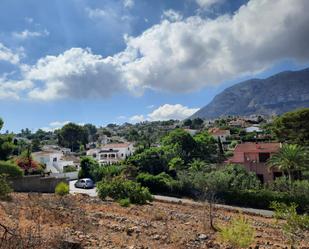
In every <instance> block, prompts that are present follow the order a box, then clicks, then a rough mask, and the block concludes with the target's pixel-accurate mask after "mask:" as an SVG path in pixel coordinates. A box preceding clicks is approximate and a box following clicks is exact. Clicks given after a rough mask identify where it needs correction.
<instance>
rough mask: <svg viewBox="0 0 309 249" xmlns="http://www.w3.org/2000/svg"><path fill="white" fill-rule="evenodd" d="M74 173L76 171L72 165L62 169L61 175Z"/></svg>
mask: <svg viewBox="0 0 309 249" xmlns="http://www.w3.org/2000/svg"><path fill="white" fill-rule="evenodd" d="M75 171H77V169H76V167H75V166H74V165H68V166H64V167H63V173H70V172H75Z"/></svg>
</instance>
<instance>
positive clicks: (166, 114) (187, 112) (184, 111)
mask: <svg viewBox="0 0 309 249" xmlns="http://www.w3.org/2000/svg"><path fill="white" fill-rule="evenodd" d="M198 110H199V108H189V107H187V106H183V105H180V104H176V105H169V104H165V105H162V106H160V107H158V108H157V109H155V110H154V111H153V112H151V113H150V114H148V117H149V119H150V120H151V121H155V120H170V119H177V120H183V119H185V118H187V117H189V116H191V115H192V114H194V113H195V112H197V111H198Z"/></svg>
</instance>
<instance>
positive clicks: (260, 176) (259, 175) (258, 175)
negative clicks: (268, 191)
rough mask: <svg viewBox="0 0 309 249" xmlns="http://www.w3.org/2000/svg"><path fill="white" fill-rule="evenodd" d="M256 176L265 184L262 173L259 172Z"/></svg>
mask: <svg viewBox="0 0 309 249" xmlns="http://www.w3.org/2000/svg"><path fill="white" fill-rule="evenodd" d="M256 176H257V178H258V179H259V180H260V182H261V183H262V184H264V176H263V175H262V174H257V175H256Z"/></svg>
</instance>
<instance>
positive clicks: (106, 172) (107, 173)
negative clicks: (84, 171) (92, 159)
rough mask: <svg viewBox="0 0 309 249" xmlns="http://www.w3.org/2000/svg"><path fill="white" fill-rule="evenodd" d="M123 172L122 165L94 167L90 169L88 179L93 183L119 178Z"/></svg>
mask: <svg viewBox="0 0 309 249" xmlns="http://www.w3.org/2000/svg"><path fill="white" fill-rule="evenodd" d="M123 170H124V166H122V165H106V166H96V167H92V168H91V169H90V178H91V179H93V180H94V181H95V182H98V181H101V180H103V179H106V180H108V179H111V178H113V177H115V176H119V175H120V174H121V173H122V171H123Z"/></svg>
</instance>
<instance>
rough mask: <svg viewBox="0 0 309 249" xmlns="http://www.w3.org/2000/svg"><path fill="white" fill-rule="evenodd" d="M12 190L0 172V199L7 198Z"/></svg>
mask: <svg viewBox="0 0 309 249" xmlns="http://www.w3.org/2000/svg"><path fill="white" fill-rule="evenodd" d="M12 191H13V190H12V189H11V187H10V185H9V184H8V182H7V180H6V177H5V175H2V174H0V200H8V199H9V194H10V193H11V192H12Z"/></svg>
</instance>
